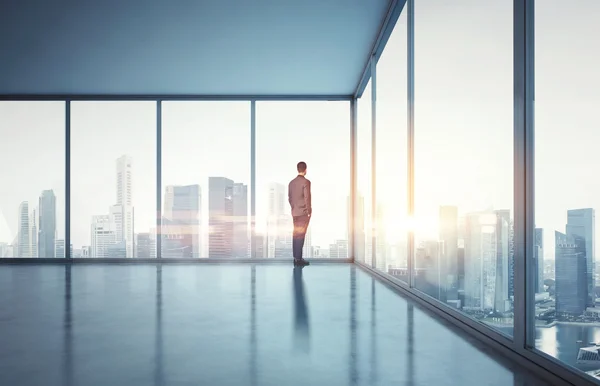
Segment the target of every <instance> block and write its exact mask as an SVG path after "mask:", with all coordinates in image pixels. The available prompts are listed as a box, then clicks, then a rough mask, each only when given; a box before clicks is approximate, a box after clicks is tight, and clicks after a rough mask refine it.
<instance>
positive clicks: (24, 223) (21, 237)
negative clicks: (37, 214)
mask: <svg viewBox="0 0 600 386" xmlns="http://www.w3.org/2000/svg"><path fill="white" fill-rule="evenodd" d="M30 231H31V228H30V226H29V203H28V202H27V201H23V202H22V203H21V205H19V234H18V241H17V257H32V256H31V248H30V239H29V232H30Z"/></svg>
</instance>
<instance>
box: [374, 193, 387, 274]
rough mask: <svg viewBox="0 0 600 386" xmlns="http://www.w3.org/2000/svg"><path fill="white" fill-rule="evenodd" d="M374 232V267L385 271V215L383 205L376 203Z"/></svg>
mask: <svg viewBox="0 0 600 386" xmlns="http://www.w3.org/2000/svg"><path fill="white" fill-rule="evenodd" d="M376 224H377V225H376V228H375V234H376V236H377V247H376V248H375V253H376V258H375V264H376V266H375V268H377V269H378V270H380V271H382V272H387V265H388V244H387V238H386V233H385V232H386V229H385V216H384V210H383V205H381V204H380V203H378V204H377V218H376Z"/></svg>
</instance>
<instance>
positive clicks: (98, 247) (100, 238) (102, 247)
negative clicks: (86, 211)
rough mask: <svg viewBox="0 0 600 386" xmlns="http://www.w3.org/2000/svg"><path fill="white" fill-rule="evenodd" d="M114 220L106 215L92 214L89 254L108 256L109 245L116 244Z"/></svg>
mask: <svg viewBox="0 0 600 386" xmlns="http://www.w3.org/2000/svg"><path fill="white" fill-rule="evenodd" d="M114 226H115V224H114V222H113V221H111V217H110V216H107V215H101V216H93V217H92V228H91V232H92V234H91V240H92V246H91V256H90V257H110V256H111V255H112V254H111V252H110V247H111V246H112V245H115V244H117V232H116V231H115V229H114Z"/></svg>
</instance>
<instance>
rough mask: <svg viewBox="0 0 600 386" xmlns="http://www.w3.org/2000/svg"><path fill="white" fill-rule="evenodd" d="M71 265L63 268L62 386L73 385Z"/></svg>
mask: <svg viewBox="0 0 600 386" xmlns="http://www.w3.org/2000/svg"><path fill="white" fill-rule="evenodd" d="M71 283H72V281H71V265H66V266H65V294H64V299H65V312H64V322H63V334H64V342H63V344H64V348H63V384H64V385H66V386H72V385H73V313H72V310H71V307H72V304H71V301H72V300H71V299H72V293H71Z"/></svg>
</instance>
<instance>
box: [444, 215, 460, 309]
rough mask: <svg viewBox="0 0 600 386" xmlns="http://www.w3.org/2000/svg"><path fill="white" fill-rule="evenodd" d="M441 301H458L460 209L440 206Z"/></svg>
mask: <svg viewBox="0 0 600 386" xmlns="http://www.w3.org/2000/svg"><path fill="white" fill-rule="evenodd" d="M440 241H441V242H442V251H441V253H440V255H441V257H440V260H441V262H440V286H441V298H440V300H441V301H446V300H456V299H458V208H457V207H456V206H440Z"/></svg>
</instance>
